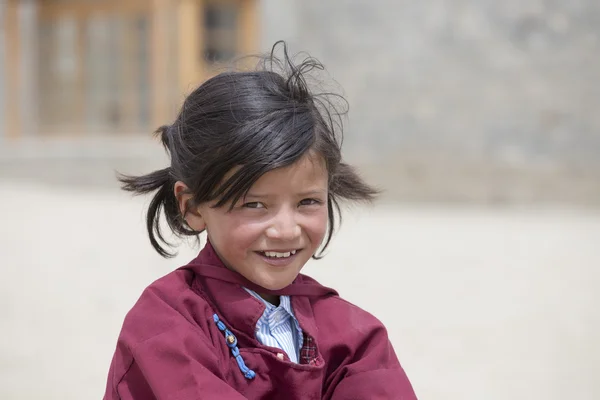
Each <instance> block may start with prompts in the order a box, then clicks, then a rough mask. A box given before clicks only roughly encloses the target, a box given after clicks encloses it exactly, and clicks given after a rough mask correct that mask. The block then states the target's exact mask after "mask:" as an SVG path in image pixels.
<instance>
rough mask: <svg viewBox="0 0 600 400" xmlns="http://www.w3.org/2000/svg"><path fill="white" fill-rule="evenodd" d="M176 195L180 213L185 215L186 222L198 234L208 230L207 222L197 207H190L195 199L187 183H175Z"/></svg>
mask: <svg viewBox="0 0 600 400" xmlns="http://www.w3.org/2000/svg"><path fill="white" fill-rule="evenodd" d="M174 194H175V198H176V199H177V204H178V205H179V212H180V213H181V215H183V219H184V220H185V222H186V223H187V224H188V226H189V227H190V228H192V229H193V230H195V231H196V232H202V231H203V230H204V229H205V228H206V222H205V221H204V218H202V215H200V212H199V211H198V207H197V206H193V205H192V206H191V207H190V205H191V204H192V201H191V200H192V197H193V196H192V193H191V191H190V189H189V188H188V187H187V185H186V184H185V183H183V182H181V181H177V182H175V187H174Z"/></svg>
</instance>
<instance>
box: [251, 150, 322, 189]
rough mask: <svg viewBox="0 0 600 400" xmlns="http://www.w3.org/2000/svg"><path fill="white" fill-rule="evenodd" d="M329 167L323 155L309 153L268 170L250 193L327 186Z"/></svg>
mask: <svg viewBox="0 0 600 400" xmlns="http://www.w3.org/2000/svg"><path fill="white" fill-rule="evenodd" d="M327 175H328V174H327V168H326V165H325V161H324V160H323V157H321V156H320V155H318V154H315V153H312V152H311V153H307V154H305V155H303V156H302V158H300V159H299V160H298V161H296V162H295V163H293V164H291V165H289V166H287V167H282V168H277V169H274V170H271V171H269V172H266V173H265V174H264V175H262V176H261V177H260V178H258V180H257V181H256V182H255V183H254V185H252V187H251V188H250V192H249V194H251V193H252V192H254V191H255V190H260V189H266V188H269V189H271V188H275V187H278V188H286V189H298V190H300V189H302V190H305V189H306V188H307V187H314V189H320V188H321V189H322V188H323V187H327Z"/></svg>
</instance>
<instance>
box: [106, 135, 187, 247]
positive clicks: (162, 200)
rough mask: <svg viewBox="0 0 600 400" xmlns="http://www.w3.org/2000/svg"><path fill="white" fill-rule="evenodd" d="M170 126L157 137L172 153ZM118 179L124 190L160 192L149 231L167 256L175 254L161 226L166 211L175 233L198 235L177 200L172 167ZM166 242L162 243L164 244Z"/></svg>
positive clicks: (154, 244)
mask: <svg viewBox="0 0 600 400" xmlns="http://www.w3.org/2000/svg"><path fill="white" fill-rule="evenodd" d="M168 129H169V127H168V126H162V127H160V128H159V129H158V130H157V131H156V132H155V134H157V135H159V136H160V138H161V141H162V144H163V146H164V147H165V149H166V150H167V151H169V139H168V135H167V133H168ZM117 179H118V180H119V182H121V189H123V190H125V191H127V192H132V193H134V194H136V195H143V194H148V193H152V192H155V191H156V194H155V195H154V197H153V198H152V201H151V202H150V205H149V207H148V211H147V213H146V229H147V231H148V237H149V239H150V243H151V244H152V247H154V249H155V250H156V251H157V252H158V253H159V254H160V255H161V256H163V257H167V258H168V257H173V256H174V255H175V254H174V253H171V252H169V251H168V250H167V249H165V247H163V244H164V245H166V246H167V247H171V246H172V244H171V243H170V242H168V241H167V240H166V239H165V237H164V235H163V232H162V229H161V227H160V214H161V211H164V214H165V217H166V220H167V224H168V226H169V227H170V228H171V230H172V231H173V232H174V233H175V234H178V235H182V234H183V235H196V234H197V232H194V231H192V230H191V229H190V228H189V227H187V226H186V225H185V222H184V220H183V218H182V217H181V214H180V213H179V205H178V203H177V199H176V198H175V194H174V188H175V181H176V179H175V177H174V176H173V174H172V170H171V168H170V167H167V168H163V169H160V170H157V171H154V172H151V173H149V174H146V175H141V176H131V175H123V174H118V175H117ZM161 243H162V244H161Z"/></svg>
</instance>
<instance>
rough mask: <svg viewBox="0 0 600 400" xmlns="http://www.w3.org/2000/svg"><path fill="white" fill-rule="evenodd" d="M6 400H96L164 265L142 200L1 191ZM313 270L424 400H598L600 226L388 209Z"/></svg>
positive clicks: (371, 215) (598, 217)
mask: <svg viewBox="0 0 600 400" xmlns="http://www.w3.org/2000/svg"><path fill="white" fill-rule="evenodd" d="M0 202H1V203H2V207H1V208H0V221H2V222H1V223H0V251H1V253H2V279H1V283H0V321H1V324H2V329H1V331H0V332H1V333H0V399H3V400H4V399H10V400H24V399H28V400H29V399H36V400H37V399H47V400H54V399H56V400H58V399H60V400H69V399H74V400H75V399H76V400H81V399H86V400H87V399H99V398H101V395H102V393H103V391H104V384H105V377H106V373H107V370H108V366H109V363H110V359H111V356H112V353H113V350H114V346H115V342H116V337H117V335H118V332H119V329H120V326H121V323H122V320H123V317H124V315H125V313H126V312H127V311H128V309H129V308H130V307H131V306H132V304H133V303H134V301H135V300H136V299H137V297H138V296H139V294H140V293H141V291H142V289H143V288H144V287H145V286H146V285H148V284H149V283H150V282H152V281H153V280H154V279H156V278H158V277H160V276H162V275H164V274H166V273H168V272H169V271H170V270H171V269H174V268H176V267H177V266H179V265H181V264H183V263H184V262H185V261H186V260H188V259H189V258H191V256H192V255H193V254H194V253H195V250H192V249H190V248H187V249H183V250H182V251H181V254H180V256H179V257H178V258H177V259H175V260H162V259H161V258H160V257H159V256H158V255H155V254H154V253H153V251H152V250H151V248H150V246H149V244H148V243H147V239H146V237H145V233H144V225H143V212H144V210H143V206H144V204H145V202H146V200H144V199H130V198H129V197H128V196H127V195H126V194H119V193H115V192H114V191H109V190H103V191H102V190H96V191H92V190H87V189H86V190H85V191H84V190H83V189H81V190H66V189H62V190H61V189H49V188H44V187H43V186H17V185H13V184H11V185H9V184H1V183H0ZM329 253H330V254H329V255H328V256H327V257H326V258H325V259H324V260H323V261H319V262H313V263H311V264H309V265H308V266H307V267H306V269H305V272H307V273H308V274H310V275H312V276H314V277H315V278H317V279H319V280H320V281H321V282H322V283H323V284H326V285H330V286H333V287H335V288H337V289H338V290H339V291H340V293H341V294H342V295H343V296H344V297H346V298H347V299H349V300H351V301H353V302H355V303H357V304H359V305H360V306H362V307H363V308H365V309H367V310H369V311H370V312H372V313H373V314H375V315H376V316H377V317H379V318H380V319H381V320H383V321H384V323H386V325H387V326H388V329H389V332H390V337H391V339H392V341H393V343H394V345H395V347H396V351H397V353H398V355H399V357H400V360H401V362H402V364H403V365H404V367H405V369H406V371H407V373H408V375H409V377H410V379H411V380H412V382H413V384H414V387H415V390H416V391H417V394H418V395H419V397H420V398H421V399H432V400H433V399H435V400H437V399H439V400H442V399H445V400H447V399H457V400H458V399H461V400H470V399H472V400H475V399H477V400H481V399H486V400H495V399H498V400H500V399H502V400H504V399H545V400H554V399H556V400H558V399H578V400H592V399H599V398H600V378H599V376H600V343H599V342H600V340H599V338H600V311H599V308H600V291H599V290H598V287H599V286H600V213H598V212H593V211H572V210H564V209H561V210H559V209H544V210H539V209H538V210H531V209H529V210H523V209H521V210H514V209H513V210H502V209H496V210H490V209H487V210H486V209H475V208H470V209H465V208H463V209H460V208H443V207H412V206H411V207H405V208H403V207H391V206H383V205H381V206H376V207H374V208H372V209H368V210H355V211H354V212H353V213H351V214H350V215H348V217H347V218H346V220H345V223H344V226H343V228H342V230H341V231H340V233H339V234H338V236H337V237H336V239H335V241H334V243H333V245H332V247H331V249H330V251H329Z"/></svg>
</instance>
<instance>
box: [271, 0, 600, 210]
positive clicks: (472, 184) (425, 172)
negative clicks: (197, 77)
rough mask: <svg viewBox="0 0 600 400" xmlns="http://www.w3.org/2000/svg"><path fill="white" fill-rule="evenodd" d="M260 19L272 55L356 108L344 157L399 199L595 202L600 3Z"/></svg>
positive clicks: (455, 5) (301, 4) (393, 3)
mask: <svg viewBox="0 0 600 400" xmlns="http://www.w3.org/2000/svg"><path fill="white" fill-rule="evenodd" d="M263 5H264V8H265V9H266V10H265V11H264V12H263V15H264V17H265V19H266V21H265V24H266V26H267V28H266V29H265V30H264V32H263V36H262V46H263V48H265V49H268V48H269V46H270V45H271V44H272V42H273V41H274V40H276V39H278V38H285V39H288V40H289V41H290V43H291V44H292V45H293V46H292V47H293V48H294V49H296V50H307V51H309V52H310V53H311V54H312V55H314V56H316V57H318V58H319V59H321V60H322V61H323V62H324V63H325V65H326V67H327V68H328V70H329V72H330V73H331V74H332V76H333V78H335V79H336V80H337V81H338V82H339V83H340V84H341V86H342V87H343V89H344V90H345V94H346V96H347V99H348V100H349V102H350V114H349V120H348V125H347V129H346V141H345V144H346V149H347V154H349V155H351V156H352V157H355V158H356V159H360V160H364V161H366V162H367V163H374V164H378V165H379V169H378V170H377V171H374V172H373V174H374V175H375V176H376V177H379V176H382V177H383V176H385V178H382V181H385V182H389V181H392V182H395V184H394V185H393V186H394V187H395V189H394V190H399V191H400V192H401V193H400V194H401V196H404V195H406V196H408V197H411V196H412V195H411V194H409V193H405V192H403V191H402V189H399V188H401V187H402V186H403V185H404V186H406V187H414V186H415V185H429V186H430V187H429V188H427V189H425V188H421V189H419V191H420V193H425V192H427V193H428V194H427V195H425V194H423V195H424V196H425V197H428V198H429V197H434V198H435V197H437V196H438V194H437V193H438V192H437V191H438V190H439V191H440V193H441V192H444V193H446V195H445V196H446V197H448V194H449V193H450V196H449V197H450V198H454V197H456V198H463V197H465V196H466V197H470V198H472V197H485V198H487V199H490V198H491V199H493V198H494V197H497V198H498V199H499V201H502V197H504V196H507V197H508V198H519V197H526V198H535V197H536V196H541V197H548V196H550V197H552V196H555V195H557V194H558V196H559V197H560V196H563V195H564V196H567V197H568V196H571V194H572V195H573V196H578V197H579V198H585V199H590V198H594V199H596V200H600V184H599V183H597V182H598V181H599V178H600V113H598V112H597V111H596V110H597V109H598V107H599V106H600V85H599V84H598V83H597V82H598V81H599V79H600V3H598V2H597V1H596V0H578V1H570V2H561V1H555V0H538V1H531V2H522V1H520V0H507V1H501V2H499V1H491V0H483V1H482V0H451V1H447V0H427V1H406V0H401V1H397V0H371V1H368V2H367V1H353V0H331V1H320V0H297V1H282V2H279V1H276V0H268V1H263ZM280 16H283V17H282V18H281V17H280ZM381 165H386V166H387V167H384V168H381ZM376 179H377V178H376ZM461 182H462V183H461ZM567 182H570V183H567ZM574 185H575V186H576V187H575V186H574ZM388 186H389V185H388ZM452 186H455V188H453V187H452ZM494 186H497V188H494ZM436 188H437V189H436ZM474 190H475V191H476V193H474V192H473V191H474ZM465 191H468V192H469V193H470V194H469V195H466V194H465V195H463V193H462V192H465ZM500 192H503V193H504V194H499V193H500ZM507 192H511V193H512V194H511V193H508V194H507ZM494 193H497V194H494ZM543 193H546V194H543ZM550 193H553V194H552V195H550ZM567 193H570V194H567ZM574 193H577V194H574ZM440 196H441V194H440ZM416 197H417V198H420V195H419V196H416Z"/></svg>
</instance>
